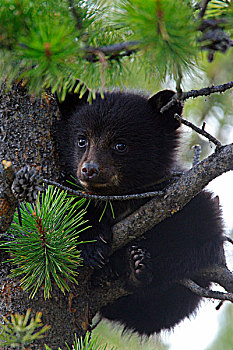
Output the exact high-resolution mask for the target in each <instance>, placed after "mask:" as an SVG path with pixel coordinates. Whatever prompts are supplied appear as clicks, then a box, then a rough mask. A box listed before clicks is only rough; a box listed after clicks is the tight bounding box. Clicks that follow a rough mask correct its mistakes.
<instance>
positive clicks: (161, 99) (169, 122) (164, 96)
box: [148, 90, 183, 133]
mask: <svg viewBox="0 0 233 350" xmlns="http://www.w3.org/2000/svg"><path fill="white" fill-rule="evenodd" d="M173 95H175V92H174V91H171V90H162V91H159V92H158V93H157V94H155V95H153V96H152V97H150V98H149V100H148V103H149V105H150V106H151V107H152V108H153V110H154V112H155V116H156V118H157V119H158V121H159V123H160V124H161V126H162V128H163V130H164V131H165V132H168V133H171V132H173V131H175V130H176V129H178V128H179V127H180V125H181V124H180V121H178V120H177V119H176V118H175V117H174V114H175V113H177V114H179V115H181V114H182V111H183V106H182V104H181V103H180V102H177V103H176V104H174V105H173V106H171V107H170V108H169V109H167V110H166V111H165V112H164V113H161V112H160V110H161V108H162V107H163V106H165V105H166V104H167V103H168V102H169V101H170V100H171V99H172V96H173Z"/></svg>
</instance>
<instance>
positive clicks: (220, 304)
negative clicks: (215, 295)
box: [215, 300, 224, 311]
mask: <svg viewBox="0 0 233 350" xmlns="http://www.w3.org/2000/svg"><path fill="white" fill-rule="evenodd" d="M223 303H224V300H222V301H220V303H219V304H218V305H217V306H216V308H215V310H217V311H218V310H219V309H220V308H221V307H222V306H223Z"/></svg>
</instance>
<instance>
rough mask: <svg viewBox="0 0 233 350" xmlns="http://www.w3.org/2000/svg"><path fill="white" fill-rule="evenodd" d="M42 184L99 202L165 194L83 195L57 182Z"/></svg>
mask: <svg viewBox="0 0 233 350" xmlns="http://www.w3.org/2000/svg"><path fill="white" fill-rule="evenodd" d="M43 182H44V183H45V184H47V185H53V186H56V187H58V188H60V189H62V190H64V191H67V192H69V193H70V194H73V195H75V196H79V197H83V198H88V199H97V200H100V201H108V200H123V201H124V200H129V199H141V198H149V197H155V196H164V194H165V192H164V191H152V192H145V193H139V194H126V195H122V196H99V195H95V194H88V193H85V192H84V191H77V190H72V189H71V188H69V187H67V186H63V185H61V184H59V183H58V182H55V181H51V180H47V179H43Z"/></svg>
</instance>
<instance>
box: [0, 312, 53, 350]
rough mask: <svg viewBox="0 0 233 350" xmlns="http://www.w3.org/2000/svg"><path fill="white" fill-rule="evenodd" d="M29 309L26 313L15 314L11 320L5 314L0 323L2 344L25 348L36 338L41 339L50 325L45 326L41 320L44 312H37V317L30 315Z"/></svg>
mask: <svg viewBox="0 0 233 350" xmlns="http://www.w3.org/2000/svg"><path fill="white" fill-rule="evenodd" d="M30 313H31V310H30V309H28V310H27V312H26V315H19V314H17V313H16V314H13V315H11V317H10V320H9V319H8V318H6V317H4V316H3V322H4V323H2V324H0V346H3V347H5V346H11V348H17V349H25V346H26V345H29V344H31V343H32V342H33V341H34V340H35V339H41V338H43V336H44V333H45V332H47V331H48V330H49V329H50V326H43V324H42V322H41V317H42V313H41V312H37V313H36V315H35V317H31V316H30Z"/></svg>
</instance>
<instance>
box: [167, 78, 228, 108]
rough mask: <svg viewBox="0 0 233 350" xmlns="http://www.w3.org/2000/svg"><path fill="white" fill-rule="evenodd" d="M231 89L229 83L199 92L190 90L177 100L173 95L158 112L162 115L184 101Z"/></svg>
mask: <svg viewBox="0 0 233 350" xmlns="http://www.w3.org/2000/svg"><path fill="white" fill-rule="evenodd" d="M232 88H233V81H230V82H229V83H225V84H222V85H212V86H209V87H206V88H202V89H200V90H190V91H187V92H183V93H182V95H181V97H179V98H178V96H177V94H175V95H173V97H172V99H171V100H170V101H169V102H168V103H167V104H166V105H165V106H163V107H162V108H161V110H160V112H161V113H164V112H165V111H167V110H168V109H169V108H171V107H172V106H173V105H174V104H176V103H177V102H180V101H185V100H187V99H188V98H190V97H193V98H196V97H199V96H209V95H211V94H214V93H216V92H224V91H227V90H229V89H232Z"/></svg>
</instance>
